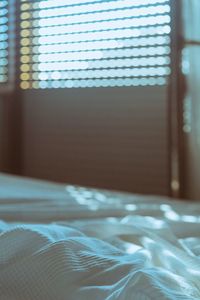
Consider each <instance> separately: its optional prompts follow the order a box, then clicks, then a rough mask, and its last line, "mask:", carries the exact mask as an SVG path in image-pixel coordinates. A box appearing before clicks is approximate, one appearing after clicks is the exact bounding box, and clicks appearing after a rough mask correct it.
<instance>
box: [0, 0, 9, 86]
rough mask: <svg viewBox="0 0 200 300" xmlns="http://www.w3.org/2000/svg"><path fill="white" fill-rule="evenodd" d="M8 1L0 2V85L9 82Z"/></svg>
mask: <svg viewBox="0 0 200 300" xmlns="http://www.w3.org/2000/svg"><path fill="white" fill-rule="evenodd" d="M7 65H8V1H0V84H1V83H3V84H4V83H6V82H7V81H8V67H7Z"/></svg>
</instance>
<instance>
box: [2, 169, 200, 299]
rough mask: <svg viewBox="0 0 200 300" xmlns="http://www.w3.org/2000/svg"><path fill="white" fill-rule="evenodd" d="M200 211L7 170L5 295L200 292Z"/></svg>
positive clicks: (184, 295) (188, 295)
mask: <svg viewBox="0 0 200 300" xmlns="http://www.w3.org/2000/svg"><path fill="white" fill-rule="evenodd" d="M15 191H16V193H15ZM199 212H200V205H199V204H195V203H193V204H190V205H187V204H185V203H182V202H178V201H174V202H172V201H170V200H169V199H167V198H162V197H161V198H158V197H153V196H151V197H143V196H138V195H130V194H123V193H115V192H107V191H100V190H93V189H86V188H81V187H73V186H69V185H67V186H65V185H57V184H50V183H45V182H36V181H29V180H25V179H18V178H13V177H8V176H4V175H0V218H1V219H2V221H0V299H2V300H51V299H52V300H66V299H67V300H79V299H80V300H84V299H87V300H88V299H92V300H114V299H120V300H131V299H134V300H150V299H151V300H176V299H177V300H179V299H181V300H183V299H184V300H197V299H200V256H199V255H200V218H199Z"/></svg>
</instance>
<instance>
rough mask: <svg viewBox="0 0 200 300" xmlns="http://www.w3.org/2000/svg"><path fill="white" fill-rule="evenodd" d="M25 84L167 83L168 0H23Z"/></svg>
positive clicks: (115, 84) (117, 84) (47, 85)
mask: <svg viewBox="0 0 200 300" xmlns="http://www.w3.org/2000/svg"><path fill="white" fill-rule="evenodd" d="M20 26H21V83H20V85H21V88H22V89H29V88H35V89H38V88H79V87H115V86H140V85H141V86H146V85H165V84H166V83H167V78H168V76H169V74H170V30H171V25H170V4H169V1H167V0H57V1H53V0H41V1H28V0H21V25H20Z"/></svg>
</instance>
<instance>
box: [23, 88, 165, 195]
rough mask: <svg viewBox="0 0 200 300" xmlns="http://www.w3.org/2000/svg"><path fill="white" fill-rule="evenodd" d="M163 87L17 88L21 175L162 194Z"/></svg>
mask: <svg viewBox="0 0 200 300" xmlns="http://www.w3.org/2000/svg"><path fill="white" fill-rule="evenodd" d="M166 103H167V100H166V88H165V87H156V88H155V87H142V88H141V87H138V88H137V87H134V88H105V89H100V88H97V89H63V90H56V89H54V90H30V91H24V93H23V114H24V120H23V134H22V136H23V147H22V151H23V153H22V157H23V161H22V174H23V175H26V176H33V177H40V178H46V179H50V180H56V181H65V182H69V183H72V184H81V185H86V186H97V187H104V188H111V189H119V190H127V191H131V192H136V193H139V192H140V193H153V194H168V192H169V191H168V187H169V182H168V179H169V170H168V166H169V164H168V135H167V104H166Z"/></svg>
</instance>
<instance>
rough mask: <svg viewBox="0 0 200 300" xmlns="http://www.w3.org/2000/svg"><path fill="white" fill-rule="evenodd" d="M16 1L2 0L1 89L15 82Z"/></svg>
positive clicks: (0, 4)
mask: <svg viewBox="0 0 200 300" xmlns="http://www.w3.org/2000/svg"><path fill="white" fill-rule="evenodd" d="M14 4H15V1H14V0H9V1H6V0H5V1H4V0H3V1H0V91H2V89H4V88H5V89H10V87H13V82H14V55H15V47H14V45H15V41H14V35H15V22H14V21H15V5H14Z"/></svg>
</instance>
